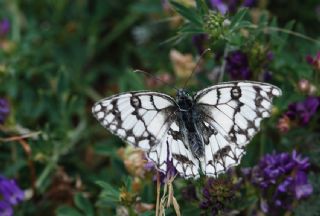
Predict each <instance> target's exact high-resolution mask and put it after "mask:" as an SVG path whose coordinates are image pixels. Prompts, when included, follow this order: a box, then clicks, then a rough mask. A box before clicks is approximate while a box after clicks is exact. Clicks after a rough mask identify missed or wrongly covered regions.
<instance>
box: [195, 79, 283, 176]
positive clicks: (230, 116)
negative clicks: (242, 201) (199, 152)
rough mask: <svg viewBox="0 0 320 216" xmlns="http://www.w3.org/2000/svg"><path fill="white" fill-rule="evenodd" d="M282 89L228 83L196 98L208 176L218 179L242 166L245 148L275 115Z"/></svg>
mask: <svg viewBox="0 0 320 216" xmlns="http://www.w3.org/2000/svg"><path fill="white" fill-rule="evenodd" d="M280 95H281V90H280V89H279V88H278V87H276V86H273V85H270V84H267V83H260V82H250V81H242V82H226V83H221V84H219V85H215V86H212V87H209V88H206V89H203V90H202V91H199V92H198V93H197V94H196V95H195V96H194V100H195V102H196V104H197V105H196V107H197V111H198V113H200V118H201V122H199V123H198V127H199V128H200V130H201V131H202V138H203V141H204V143H205V157H204V160H203V161H202V164H201V168H202V170H203V172H204V173H205V174H206V175H209V176H217V175H218V174H219V173H221V172H225V171H226V170H227V169H228V168H229V167H231V166H235V165H237V164H239V163H240V159H241V157H242V155H243V154H244V147H245V145H246V144H247V143H249V141H250V140H251V139H252V137H253V136H254V135H255V134H256V133H257V132H258V131H259V128H260V122H261V120H262V119H263V118H266V117H269V116H270V114H271V107H272V104H271V103H272V99H273V98H274V97H275V96H280Z"/></svg>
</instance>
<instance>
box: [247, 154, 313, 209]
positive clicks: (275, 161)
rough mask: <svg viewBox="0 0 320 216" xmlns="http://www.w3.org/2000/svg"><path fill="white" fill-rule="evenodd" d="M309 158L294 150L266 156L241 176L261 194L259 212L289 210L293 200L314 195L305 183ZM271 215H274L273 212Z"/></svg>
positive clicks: (310, 187) (308, 184) (306, 182)
mask: <svg viewBox="0 0 320 216" xmlns="http://www.w3.org/2000/svg"><path fill="white" fill-rule="evenodd" d="M308 168H309V160H308V158H303V157H302V156H301V155H299V154H298V153H297V152H296V151H293V152H292V153H291V154H289V153H280V154H269V155H265V156H264V157H263V158H262V159H261V160H260V162H259V164H258V165H256V166H255V167H254V168H252V169H251V170H250V172H248V170H246V172H245V173H244V174H245V175H246V176H249V179H250V181H251V182H252V183H253V184H254V185H255V186H257V187H258V188H260V190H261V192H262V198H263V201H262V203H260V205H261V204H263V205H262V206H261V207H262V210H263V211H264V212H266V211H272V212H273V211H274V212H276V211H277V210H279V209H287V210H291V209H292V207H293V203H294V200H300V199H302V198H306V197H308V196H310V195H311V194H312V192H313V188H312V186H311V184H310V183H309V182H308V176H307V171H308ZM274 212H273V213H274Z"/></svg>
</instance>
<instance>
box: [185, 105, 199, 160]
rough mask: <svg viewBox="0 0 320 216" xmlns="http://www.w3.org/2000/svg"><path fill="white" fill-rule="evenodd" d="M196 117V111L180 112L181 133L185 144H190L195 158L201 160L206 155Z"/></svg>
mask: <svg viewBox="0 0 320 216" xmlns="http://www.w3.org/2000/svg"><path fill="white" fill-rule="evenodd" d="M196 121H197V118H196V115H194V110H193V109H190V110H188V111H180V122H181V123H180V124H181V126H182V127H181V131H182V133H183V135H184V139H185V142H186V143H187V144H188V146H189V148H190V151H191V153H192V154H193V156H194V157H195V158H201V157H203V155H204V146H203V142H202V139H201V137H200V134H199V131H198V128H197V126H196Z"/></svg>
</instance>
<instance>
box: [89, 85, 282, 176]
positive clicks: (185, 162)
mask: <svg viewBox="0 0 320 216" xmlns="http://www.w3.org/2000/svg"><path fill="white" fill-rule="evenodd" d="M280 95H281V90H280V89H279V88H278V87H276V86H273V85H271V84H267V83H260V82H252V81H235V82H226V83H220V84H218V85H215V86H211V87H208V88H205V89H203V90H201V91H199V92H197V93H196V94H195V95H193V96H190V95H189V94H188V93H187V91H186V90H184V89H180V90H178V92H177V95H176V98H175V99H174V98H172V97H170V96H169V95H166V94H162V93H158V92H150V91H136V92H126V93H121V94H118V95H114V96H111V97H109V98H105V99H102V100H101V101H99V102H97V103H96V104H95V105H94V106H93V108H92V112H93V114H94V116H95V117H96V118H97V119H98V121H99V122H100V123H101V124H102V125H103V126H104V127H105V128H107V129H108V130H109V131H110V132H111V133H113V134H115V135H117V136H119V137H120V138H121V139H123V140H124V141H125V142H127V143H129V144H131V145H133V146H135V147H139V148H141V149H143V150H144V151H145V152H146V156H147V158H149V159H150V160H151V161H153V162H154V164H155V166H156V168H157V169H158V170H159V171H161V172H164V173H165V172H167V167H168V166H167V164H168V163H169V162H170V163H173V165H174V166H175V168H176V169H177V171H178V173H179V174H180V175H181V176H183V177H185V178H198V177H199V176H200V173H199V172H200V170H201V172H203V173H204V174H205V175H207V176H214V177H216V176H218V175H219V174H220V173H223V172H225V171H226V170H227V169H228V168H230V167H231V166H235V165H237V164H239V163H240V160H241V158H242V156H243V155H244V154H245V146H246V145H247V144H248V143H249V142H250V140H251V139H252V137H253V136H254V135H255V134H256V133H257V132H258V131H259V128H260V122H261V120H262V119H263V118H266V117H269V116H270V115H271V108H272V99H273V98H274V97H275V96H280Z"/></svg>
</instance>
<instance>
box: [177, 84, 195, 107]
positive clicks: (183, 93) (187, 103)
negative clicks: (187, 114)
mask: <svg viewBox="0 0 320 216" xmlns="http://www.w3.org/2000/svg"><path fill="white" fill-rule="evenodd" d="M176 101H177V103H178V105H179V107H180V109H182V110H189V109H190V108H191V107H192V97H191V96H190V94H189V93H188V92H187V90H186V89H178V91H177V95H176Z"/></svg>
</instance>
